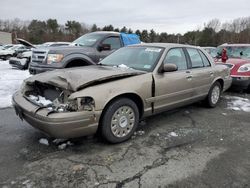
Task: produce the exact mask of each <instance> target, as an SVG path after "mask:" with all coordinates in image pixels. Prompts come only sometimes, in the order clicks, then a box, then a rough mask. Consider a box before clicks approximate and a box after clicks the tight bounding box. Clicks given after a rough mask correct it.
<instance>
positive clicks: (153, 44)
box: [133, 43, 200, 48]
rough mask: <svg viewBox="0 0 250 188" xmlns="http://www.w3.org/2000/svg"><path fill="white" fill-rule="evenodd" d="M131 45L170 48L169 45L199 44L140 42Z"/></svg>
mask: <svg viewBox="0 0 250 188" xmlns="http://www.w3.org/2000/svg"><path fill="white" fill-rule="evenodd" d="M133 46H151V47H162V48H169V47H170V48H171V47H192V48H200V47H199V46H192V45H188V44H178V43H141V44H136V45H133Z"/></svg>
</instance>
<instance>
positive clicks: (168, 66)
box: [162, 63, 178, 72]
mask: <svg viewBox="0 0 250 188" xmlns="http://www.w3.org/2000/svg"><path fill="white" fill-rule="evenodd" d="M177 70H178V67H177V65H175V64H173V63H165V64H164V65H163V69H162V72H174V71H177Z"/></svg>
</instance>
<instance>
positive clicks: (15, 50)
mask: <svg viewBox="0 0 250 188" xmlns="http://www.w3.org/2000/svg"><path fill="white" fill-rule="evenodd" d="M29 50H30V48H29V47H26V46H24V45H22V44H17V45H14V46H13V47H10V48H7V49H6V48H5V49H2V50H0V59H3V60H8V59H9V58H10V57H15V56H17V54H19V53H22V52H26V51H29Z"/></svg>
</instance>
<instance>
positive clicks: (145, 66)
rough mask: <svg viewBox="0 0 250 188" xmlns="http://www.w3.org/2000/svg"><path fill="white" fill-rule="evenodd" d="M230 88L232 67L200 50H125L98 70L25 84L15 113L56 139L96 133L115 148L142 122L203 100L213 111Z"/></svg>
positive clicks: (146, 46)
mask: <svg viewBox="0 0 250 188" xmlns="http://www.w3.org/2000/svg"><path fill="white" fill-rule="evenodd" d="M230 85H231V77H230V71H229V68H228V67H227V66H225V65H215V64H214V63H213V59H212V58H211V57H210V56H209V55H208V54H207V53H206V52H205V51H204V50H202V49H200V48H198V47H195V46H188V45H181V44H164V43H161V44H160V43H159V44H140V45H132V46H129V47H124V48H121V49H119V50H117V51H116V52H114V53H112V54H111V55H109V56H107V57H106V58H104V59H103V60H102V61H101V62H100V63H99V66H97V65H94V66H87V67H77V68H71V69H64V70H56V71H52V72H46V73H42V74H38V75H35V76H32V77H30V78H28V79H26V80H25V81H24V83H23V85H22V88H21V90H20V91H18V92H16V93H15V94H14V96H13V104H14V107H15V110H16V113H17V114H18V115H19V116H20V118H21V119H25V120H26V121H27V122H28V123H30V124H31V125H32V126H33V127H35V128H38V129H40V130H41V131H43V132H45V133H47V134H48V135H51V136H53V137H56V138H73V137H80V136H85V135H90V134H94V133H96V132H97V130H98V129H99V130H100V132H101V134H102V136H103V137H104V138H105V139H106V140H108V141H109V142H111V143H118V142H123V141H125V140H127V139H129V138H130V137H131V136H132V135H133V133H134V131H135V130H136V128H137V126H138V123H139V120H140V119H142V118H143V117H147V116H151V115H154V114H157V113H160V112H162V111H165V110H170V109H173V108H177V107H180V106H183V105H187V104H190V103H193V102H196V101H199V100H205V101H206V104H207V105H208V106H209V107H215V106H216V105H217V103H218V102H219V99H220V95H221V93H222V92H223V91H225V90H226V89H228V88H229V87H230Z"/></svg>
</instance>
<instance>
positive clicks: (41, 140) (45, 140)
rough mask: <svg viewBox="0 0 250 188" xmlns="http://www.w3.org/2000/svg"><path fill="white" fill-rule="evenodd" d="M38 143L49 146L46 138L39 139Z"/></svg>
mask: <svg viewBox="0 0 250 188" xmlns="http://www.w3.org/2000/svg"><path fill="white" fill-rule="evenodd" d="M39 143H40V144H43V145H46V146H48V145H49V141H48V140H47V139H46V138H41V139H40V140H39Z"/></svg>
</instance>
